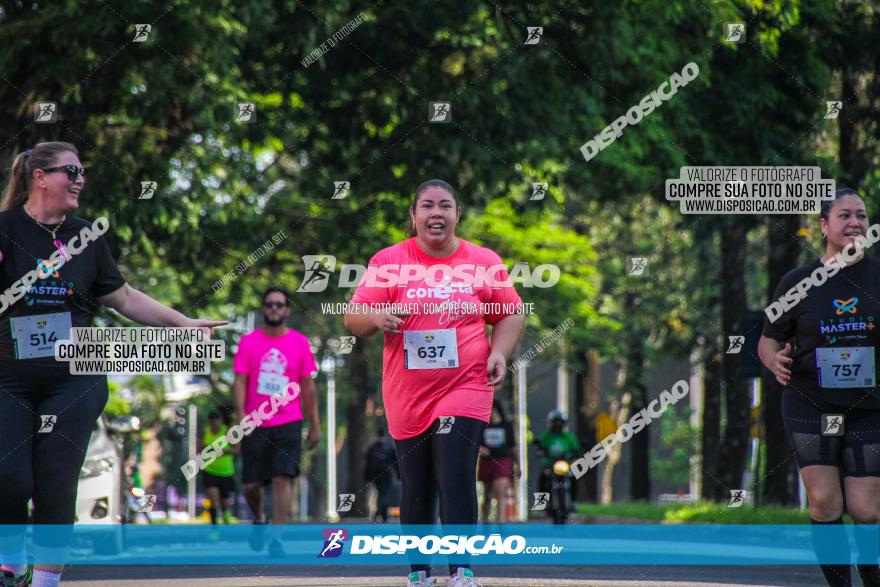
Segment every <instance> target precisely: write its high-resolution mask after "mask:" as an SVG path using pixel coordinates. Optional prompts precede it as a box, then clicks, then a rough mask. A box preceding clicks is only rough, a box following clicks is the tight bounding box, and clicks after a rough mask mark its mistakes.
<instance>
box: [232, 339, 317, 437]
mask: <svg viewBox="0 0 880 587" xmlns="http://www.w3.org/2000/svg"><path fill="white" fill-rule="evenodd" d="M232 370H233V371H235V372H236V373H241V374H242V375H247V391H246V392H245V398H244V413H245V415H247V414H250V413H251V412H253V411H254V410H256V409H257V407H259V405H260V404H262V403H263V402H265V401H268V400H269V399H270V397H271V396H270V395H268V392H270V391H271V390H272V388H273V387H272V386H273V385H275V386H277V385H278V383H279V382H281V383H283V382H284V378H287V380H288V381H296V382H297V383H298V384H300V385H302V383H303V380H304V379H305V378H306V377H314V376H315V374H316V373H317V372H318V367H317V365H315V357H314V356H312V349H311V348H310V347H309V340H308V339H307V338H306V337H305V335H303V334H301V333H299V332H297V331H296V330H293V329H290V330H288V331H287V334H285V335H283V336H268V335H266V333H264V332H263V331H262V330H261V329H259V328H257V329H256V330H254V331H253V332H251V333H249V334H246V335H244V336H242V337H241V340H240V341H239V342H238V351H236V353H235V360H234V361H233V363H232ZM261 380H262V381H263V384H262V386H261V384H260V382H261ZM264 411H268V410H264ZM302 419H303V413H302V391H300V395H299V397H297V398H296V399H295V400H293V401H290V402H288V403H287V405H285V406H280V407H279V409H278V412H277V413H276V414H275V415H274V416H272V418H270V419H269V420H266V421H264V422H263V423H262V424H260V426H280V425H281V424H287V423H288V422H295V421H297V420H302Z"/></svg>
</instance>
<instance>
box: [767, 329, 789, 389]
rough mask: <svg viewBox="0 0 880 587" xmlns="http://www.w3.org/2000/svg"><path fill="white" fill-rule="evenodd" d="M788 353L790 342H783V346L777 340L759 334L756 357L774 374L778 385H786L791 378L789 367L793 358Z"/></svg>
mask: <svg viewBox="0 0 880 587" xmlns="http://www.w3.org/2000/svg"><path fill="white" fill-rule="evenodd" d="M790 355H791V344H789V343H785V347H783V346H782V344H781V343H780V342H779V341H778V340H775V339H772V338H769V337H766V336H764V335H761V340H759V341H758V358H760V359H761V362H762V363H764V366H765V367H767V368H768V369H770V371H771V372H772V373H773V375H775V376H776V381H778V382H779V384H780V385H788V382H789V380H790V379H791V371H790V369H789V367H791V364H792V363H793V362H794V359H792V358H791V357H790Z"/></svg>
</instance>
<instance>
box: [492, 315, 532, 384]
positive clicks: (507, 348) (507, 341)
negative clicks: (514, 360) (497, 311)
mask: <svg viewBox="0 0 880 587" xmlns="http://www.w3.org/2000/svg"><path fill="white" fill-rule="evenodd" d="M525 323H526V316H525V314H511V315H510V316H505V317H504V318H502V319H501V320H499V321H498V322H496V323H495V324H494V325H493V326H492V341H491V344H490V347H489V361H488V363H487V370H488V372H489V384H490V385H492V386H495V385H498V384H499V383H501V381H503V380H504V373H505V371H506V370H507V359H509V358H510V355H512V354H513V351H514V349H516V345H517V343H518V342H519V339H520V336H522V332H523V327H524V326H525Z"/></svg>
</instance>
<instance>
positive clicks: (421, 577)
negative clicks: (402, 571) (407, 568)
mask: <svg viewBox="0 0 880 587" xmlns="http://www.w3.org/2000/svg"><path fill="white" fill-rule="evenodd" d="M426 575H427V573H425V571H413V572H412V573H410V574H409V576H408V577H407V578H406V587H434V585H436V583H434V577H428V576H426Z"/></svg>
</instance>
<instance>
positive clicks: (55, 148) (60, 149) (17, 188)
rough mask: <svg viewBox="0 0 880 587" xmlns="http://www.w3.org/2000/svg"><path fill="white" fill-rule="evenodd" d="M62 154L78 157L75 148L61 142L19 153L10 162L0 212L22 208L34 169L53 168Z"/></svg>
mask: <svg viewBox="0 0 880 587" xmlns="http://www.w3.org/2000/svg"><path fill="white" fill-rule="evenodd" d="M62 153H73V154H74V155H79V152H78V151H77V150H76V147H74V146H73V145H71V144H70V143H61V142H51V143H39V144H38V145H37V146H35V147H34V148H33V149H28V150H27V151H25V152H23V153H19V154H18V156H16V158H15V159H14V160H13V162H12V171H11V173H10V175H9V182H8V183H7V184H6V189H5V190H3V198H2V200H0V212H5V211H6V210H12V209H13V208H21V207H22V206H24V204H25V202H27V199H28V194H29V193H30V190H31V182H32V181H33V173H34V169H45V168H47V167H54V166H55V161H56V160H57V158H58V155H60V154H62Z"/></svg>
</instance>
